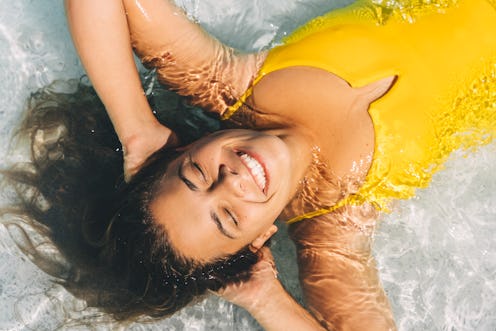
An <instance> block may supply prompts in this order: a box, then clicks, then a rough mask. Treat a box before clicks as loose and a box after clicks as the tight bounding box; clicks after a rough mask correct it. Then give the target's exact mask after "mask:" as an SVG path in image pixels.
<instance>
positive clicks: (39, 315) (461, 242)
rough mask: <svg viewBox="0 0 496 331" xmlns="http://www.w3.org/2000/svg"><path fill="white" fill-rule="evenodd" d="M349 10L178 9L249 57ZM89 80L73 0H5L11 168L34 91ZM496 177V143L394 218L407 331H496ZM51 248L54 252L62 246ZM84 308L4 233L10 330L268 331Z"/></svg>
mask: <svg viewBox="0 0 496 331" xmlns="http://www.w3.org/2000/svg"><path fill="white" fill-rule="evenodd" d="M349 2H350V1H330V0H311V1H309V0H307V1H298V0H285V1H284V2H282V1H271V2H269V1H261V0H245V1H239V2H236V3H234V5H233V2H232V1H228V0H179V1H178V3H179V4H180V5H181V6H183V7H184V8H186V10H187V11H188V13H190V15H191V16H192V17H194V18H195V19H196V20H197V21H198V22H199V23H201V24H202V25H203V26H205V28H206V29H207V30H208V31H210V32H211V33H213V34H214V35H216V36H218V37H219V38H220V39H221V40H223V41H224V42H227V43H229V44H231V45H233V46H236V47H238V48H242V49H245V50H254V49H260V48H262V47H266V46H267V45H270V44H272V43H273V42H274V41H277V40H278V39H279V38H280V37H282V36H284V35H285V34H287V33H288V32H289V31H291V30H292V29H293V28H294V27H296V26H298V25H300V24H301V23H303V22H305V21H306V20H307V19H308V18H310V17H312V16H315V15H316V14H318V13H323V12H325V11H327V10H329V9H331V8H335V7H339V6H342V5H344V4H346V3H349ZM82 74H83V70H82V68H81V66H80V64H79V61H78V59H77V56H76V54H75V52H74V50H73V48H72V44H71V42H70V37H69V34H68V32H67V30H66V25H65V18H64V15H63V4H62V1H60V0H43V1H31V0H17V1H8V0H0V77H2V80H1V82H0V86H1V87H2V88H1V89H0V100H2V102H1V104H0V137H1V138H0V139H1V142H2V143H1V144H0V153H1V155H2V156H3V157H2V160H5V157H4V156H5V155H6V152H7V148H8V141H9V137H10V135H11V134H12V132H13V128H14V126H15V123H16V122H17V121H18V119H19V117H20V116H21V115H22V113H21V110H22V108H23V105H24V102H25V100H26V99H27V97H28V96H29V94H30V93H32V92H34V91H36V90H37V89H38V88H40V87H43V86H45V85H47V84H48V83H50V82H52V81H53V80H55V79H63V80H66V79H70V78H79V77H80V76H81V75H82ZM22 157H23V155H22V154H15V153H14V154H11V155H9V158H10V159H11V160H18V159H22ZM3 162H5V161H3ZM3 164H4V163H2V165H3ZM495 173H496V144H494V143H493V144H491V145H489V146H485V147H484V148H481V149H480V150H479V151H478V152H475V153H471V154H468V156H466V155H465V154H464V153H462V152H459V153H457V154H456V155H454V156H453V157H452V158H451V159H450V161H449V162H448V163H447V164H446V169H445V170H443V171H442V172H440V173H438V174H437V175H436V176H435V177H434V180H433V184H432V185H431V187H430V188H429V189H426V190H422V191H419V192H418V195H417V197H416V198H415V199H412V200H409V201H402V202H400V203H398V204H397V206H396V207H395V211H394V212H393V213H392V214H391V215H386V216H385V217H384V219H383V221H382V223H381V226H380V227H379V229H378V231H377V233H376V236H375V247H374V254H375V256H376V257H377V260H378V265H379V269H380V273H381V278H382V280H383V283H384V287H385V289H386V291H387V293H388V295H389V298H390V300H391V303H392V306H393V310H394V314H395V318H396V321H397V323H398V326H399V329H400V330H450V331H451V330H457V331H461V330H481V331H482V330H488V331H494V330H496V240H494V235H493V234H494V233H495V232H496V204H494V203H493V202H494V201H496V176H495ZM3 202H5V198H3ZM9 230H10V232H11V233H19V232H16V230H15V228H12V227H10V228H9ZM283 232H284V231H281V233H279V234H278V237H277V238H276V239H277V240H276V241H275V245H274V251H275V254H276V258H277V260H278V265H279V269H280V274H281V275H282V276H283V280H284V282H285V283H286V285H287V287H288V288H289V289H290V290H292V291H293V292H294V293H296V294H297V295H298V288H297V280H296V274H295V268H296V266H295V263H294V262H293V258H292V251H291V249H292V247H291V244H290V243H289V242H288V240H287V239H284V233H283ZM16 238H17V239H18V240H19V239H22V237H20V236H17V237H16ZM43 247H44V251H45V252H47V254H51V252H52V247H51V246H50V245H48V244H46V243H45V244H43ZM84 308H85V304H84V302H81V301H79V300H76V299H74V298H73V297H72V296H71V295H70V294H68V293H67V292H66V291H65V290H64V289H63V288H62V287H60V286H59V285H56V284H54V283H53V282H51V281H50V278H49V277H48V276H46V275H45V274H44V273H43V272H42V271H41V270H40V269H38V268H37V267H36V266H34V265H33V264H32V263H31V262H30V261H29V259H28V257H26V255H24V254H23V253H22V252H21V251H20V250H19V249H17V246H16V245H15V243H14V241H13V240H12V239H11V236H10V235H9V231H8V229H7V227H5V226H0V330H55V329H57V330H108V329H119V328H121V329H127V330H159V329H160V330H163V329H165V330H258V329H259V327H258V326H257V324H256V322H254V321H253V320H252V319H251V318H249V316H248V315H247V314H246V313H245V312H244V311H243V310H241V309H237V308H235V307H232V306H231V305H230V304H228V303H225V302H224V301H222V300H220V299H217V298H210V299H207V300H206V301H204V302H202V303H200V304H198V305H196V306H194V307H190V308H188V309H185V310H183V311H181V312H179V313H178V314H176V315H174V316H173V317H172V318H170V319H168V320H164V321H161V322H154V323H134V324H132V325H120V326H119V325H117V324H115V323H114V322H112V321H111V320H110V319H109V318H108V317H107V316H104V315H102V314H101V313H99V312H98V311H96V310H94V309H86V310H84Z"/></svg>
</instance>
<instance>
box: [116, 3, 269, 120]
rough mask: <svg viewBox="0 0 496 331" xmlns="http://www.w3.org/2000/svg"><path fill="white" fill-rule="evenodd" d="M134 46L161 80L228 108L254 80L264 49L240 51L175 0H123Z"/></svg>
mask: <svg viewBox="0 0 496 331" xmlns="http://www.w3.org/2000/svg"><path fill="white" fill-rule="evenodd" d="M123 3H124V6H125V9H126V14H127V17H128V23H129V29H130V32H131V40H132V45H133V49H134V50H135V51H136V53H137V54H138V56H139V57H140V59H141V61H142V62H143V64H144V65H145V66H147V67H153V68H156V69H157V74H158V77H159V80H160V81H161V82H162V83H163V84H165V85H167V86H168V87H169V88H171V89H172V90H174V91H176V92H177V93H178V94H180V95H183V96H187V97H189V99H190V102H191V103H192V104H194V105H197V106H200V107H202V108H203V109H204V110H208V111H212V112H216V113H219V114H223V113H224V112H225V111H226V110H227V109H228V108H229V107H230V106H232V105H233V104H234V103H235V102H236V101H237V100H238V98H239V97H241V95H242V94H243V93H244V92H245V91H246V89H247V88H248V87H249V85H250V84H251V82H252V80H253V78H254V76H255V75H256V74H257V72H258V69H259V67H260V66H261V64H262V62H263V59H264V54H263V53H258V54H255V53H253V54H241V53H238V52H236V51H235V50H234V49H232V48H230V47H228V46H226V45H224V44H222V43H221V42H219V41H218V40H217V39H215V38H213V37H212V36H210V35H208V34H207V33H206V32H205V31H204V30H203V29H202V28H201V27H200V26H199V25H198V24H196V23H194V22H192V21H191V20H190V19H188V17H186V15H185V13H184V12H183V11H182V10H181V9H180V8H178V7H177V6H175V5H174V4H173V2H172V1H171V0H123Z"/></svg>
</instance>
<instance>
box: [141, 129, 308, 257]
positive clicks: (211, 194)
mask: <svg viewBox="0 0 496 331" xmlns="http://www.w3.org/2000/svg"><path fill="white" fill-rule="evenodd" d="M292 149H293V148H292V144H291V143H287V142H285V140H284V139H281V138H279V137H278V136H275V135H270V134H266V133H263V132H258V131H251V130H226V131H220V132H218V133H215V134H212V135H209V136H207V137H205V138H202V139H200V140H198V141H197V142H195V143H193V144H192V145H190V146H189V147H188V148H187V149H186V150H185V152H184V153H183V154H182V155H181V156H180V157H178V158H177V159H176V160H174V161H173V162H171V164H170V165H169V167H168V169H167V173H166V176H165V177H164V180H163V184H162V185H161V191H160V192H161V193H160V194H159V195H158V196H157V197H156V199H155V200H154V201H153V203H152V205H151V210H152V213H153V216H154V218H155V220H156V221H157V222H159V223H160V224H161V225H162V226H164V227H165V230H166V232H167V233H168V235H169V240H170V241H171V244H172V245H173V246H174V247H175V248H176V249H177V250H178V251H179V252H180V253H181V254H182V255H184V256H186V257H188V258H193V259H195V260H201V261H209V260H212V259H214V258H216V257H221V256H224V255H227V254H232V253H235V252H237V251H238V250H239V249H241V248H242V247H244V246H246V245H248V244H253V246H254V247H255V248H258V247H260V246H262V245H263V243H264V242H265V241H266V240H267V239H268V238H269V237H270V236H271V235H272V234H273V233H274V232H275V230H276V228H275V226H274V225H273V222H274V221H275V219H276V218H277V216H278V215H279V214H280V213H281V211H282V210H283V208H284V207H285V205H286V204H287V203H288V201H289V200H290V198H291V197H292V195H293V194H294V192H295V190H296V188H297V184H298V182H299V180H300V177H301V176H300V174H299V172H298V171H297V169H295V165H294V164H293V162H292V160H293V159H294V158H293V157H292V155H293V154H294V151H292ZM296 168H298V166H296ZM300 168H301V166H300Z"/></svg>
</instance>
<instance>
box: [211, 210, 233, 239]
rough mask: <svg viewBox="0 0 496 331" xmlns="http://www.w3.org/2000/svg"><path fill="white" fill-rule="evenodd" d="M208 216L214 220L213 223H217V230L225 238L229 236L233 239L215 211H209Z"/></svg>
mask: <svg viewBox="0 0 496 331" xmlns="http://www.w3.org/2000/svg"><path fill="white" fill-rule="evenodd" d="M210 217H211V218H212V220H213V221H214V223H215V225H217V228H218V229H219V231H220V232H221V233H222V234H223V235H224V236H226V237H227V238H230V239H235V237H234V236H233V235H232V234H230V233H229V232H227V231H226V229H225V228H224V226H223V225H222V222H221V221H220V219H219V217H218V216H217V214H216V213H214V212H213V211H212V212H210Z"/></svg>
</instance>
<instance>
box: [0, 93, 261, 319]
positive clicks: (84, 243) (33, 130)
mask: <svg viewBox="0 0 496 331" xmlns="http://www.w3.org/2000/svg"><path fill="white" fill-rule="evenodd" d="M76 85H77V86H76V88H75V91H71V93H64V92H54V91H53V89H44V90H41V91H39V92H37V93H35V94H33V95H32V97H31V99H30V101H29V105H28V111H27V113H26V117H25V119H24V121H23V123H22V125H21V127H20V129H19V132H18V134H17V141H21V142H22V141H23V140H24V141H25V142H24V143H25V144H27V145H28V146H30V153H29V154H30V161H29V162H27V163H17V164H14V165H13V166H12V167H10V168H9V169H7V170H4V171H2V173H3V175H4V180H3V181H4V185H5V184H6V183H7V185H8V186H9V187H10V188H11V189H13V190H14V191H15V192H16V194H17V204H16V206H12V207H11V208H9V209H8V210H6V209H4V210H3V214H4V217H5V215H6V214H11V215H12V214H16V215H17V216H18V219H22V220H23V222H27V223H29V224H30V226H32V227H34V228H35V229H37V231H38V232H41V233H42V234H44V235H46V236H47V237H49V238H50V240H51V241H52V242H53V243H55V245H56V246H57V248H58V250H59V251H60V253H61V254H62V255H63V256H64V258H65V259H66V260H67V261H68V265H69V266H68V267H67V268H61V267H60V265H59V264H53V263H52V264H50V263H46V261H44V260H43V258H41V257H40V256H41V255H37V254H35V253H32V254H30V256H34V257H33V261H34V262H35V263H36V264H38V265H39V266H40V267H41V268H42V269H43V270H45V271H46V272H48V273H49V274H51V275H53V276H55V277H57V279H58V281H59V282H61V283H62V284H63V285H64V286H65V287H66V288H67V289H68V290H69V291H70V292H72V293H73V294H75V295H76V296H77V297H80V298H83V299H85V300H86V301H87V303H88V305H89V306H95V307H99V308H101V309H103V310H104V311H107V312H109V313H111V314H113V316H114V317H116V318H117V319H129V318H132V317H137V316H141V315H148V316H151V317H162V316H167V315H170V314H172V313H174V312H175V311H177V310H179V309H180V308H182V307H184V306H186V305H187V304H189V303H190V302H192V301H193V302H194V301H195V299H196V298H201V297H202V296H203V295H204V294H206V293H207V292H208V290H213V291H216V290H219V289H221V288H222V287H224V286H226V285H227V284H229V283H232V282H239V281H242V280H246V279H247V278H248V277H249V275H250V268H251V266H252V265H254V264H255V263H256V262H257V260H258V256H257V254H256V253H253V252H252V251H251V250H250V249H249V248H248V247H245V248H243V249H242V250H241V251H239V252H238V253H236V254H234V255H229V256H223V257H219V258H218V259H216V260H215V261H212V262H209V263H199V262H197V261H194V260H191V259H188V258H185V257H183V256H182V255H181V254H179V253H178V252H177V251H176V250H175V249H174V247H173V246H172V245H171V244H170V242H169V240H168V235H167V232H166V231H165V230H164V228H163V227H161V226H159V225H158V224H157V223H156V222H154V220H153V217H152V214H151V212H150V209H149V206H150V203H151V202H152V201H153V199H154V197H155V196H156V194H157V192H158V190H159V184H158V183H160V178H162V176H163V174H164V173H165V171H166V168H167V165H168V164H169V162H170V161H172V160H173V159H175V158H176V157H177V156H178V153H177V152H176V151H175V150H167V149H162V150H159V151H157V152H156V153H155V154H153V155H152V156H151V157H150V158H149V159H148V160H147V161H146V162H145V165H144V166H143V167H142V168H141V169H140V171H139V172H138V173H137V174H136V175H135V176H134V177H133V178H132V180H131V181H130V182H129V183H125V182H124V181H123V175H122V161H123V159H122V153H121V151H120V148H121V146H120V143H119V141H118V139H117V136H116V134H115V132H114V130H113V128H112V124H111V122H110V120H109V118H108V117H107V115H106V112H105V110H104V107H103V105H102V104H101V103H100V101H99V99H98V98H97V96H96V94H95V92H94V90H93V89H92V88H91V87H89V86H86V85H84V84H76ZM21 145H22V144H21ZM32 246H35V245H32ZM35 251H36V249H35ZM37 256H38V257H37Z"/></svg>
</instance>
